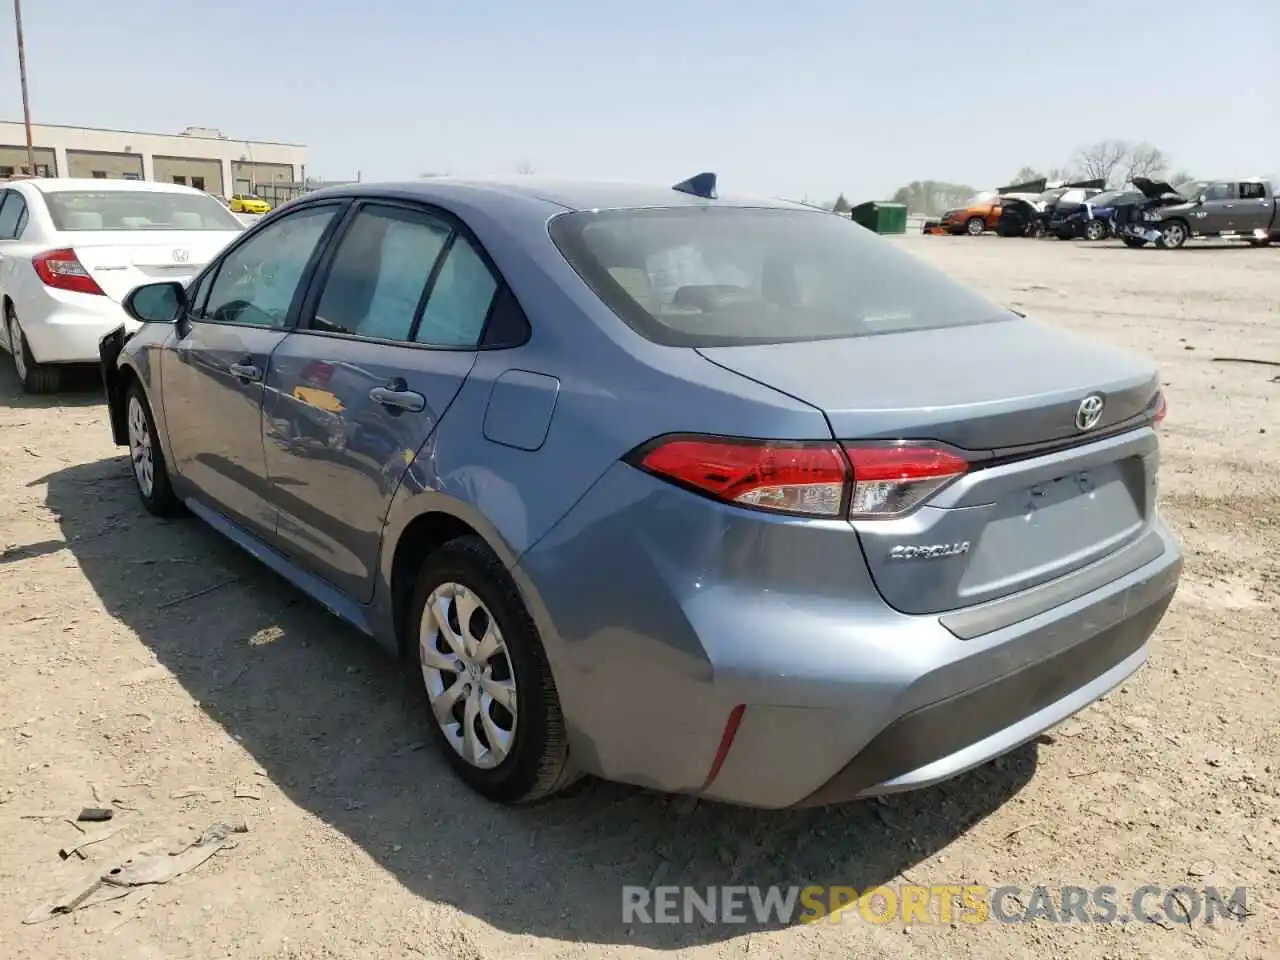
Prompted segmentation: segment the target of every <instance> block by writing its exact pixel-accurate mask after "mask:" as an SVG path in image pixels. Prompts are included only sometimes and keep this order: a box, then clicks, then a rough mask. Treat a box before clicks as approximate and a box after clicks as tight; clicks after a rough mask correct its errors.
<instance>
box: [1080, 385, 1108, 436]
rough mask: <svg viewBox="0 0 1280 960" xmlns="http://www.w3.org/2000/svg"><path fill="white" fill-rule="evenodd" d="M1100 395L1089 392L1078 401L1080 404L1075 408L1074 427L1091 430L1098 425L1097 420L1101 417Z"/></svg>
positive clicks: (1101, 403) (1101, 401) (1101, 404)
mask: <svg viewBox="0 0 1280 960" xmlns="http://www.w3.org/2000/svg"><path fill="white" fill-rule="evenodd" d="M1102 407H1103V400H1102V397H1100V396H1098V394H1096V393H1091V394H1089V396H1087V397H1085V398H1084V399H1083V400H1081V401H1080V406H1079V408H1077V410H1076V429H1077V430H1092V429H1093V428H1094V427H1096V426H1097V425H1098V421H1099V420H1101V419H1102Z"/></svg>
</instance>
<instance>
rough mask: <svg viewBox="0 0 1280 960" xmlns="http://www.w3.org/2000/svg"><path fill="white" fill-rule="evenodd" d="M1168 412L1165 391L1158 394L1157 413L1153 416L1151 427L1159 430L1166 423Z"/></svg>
mask: <svg viewBox="0 0 1280 960" xmlns="http://www.w3.org/2000/svg"><path fill="white" fill-rule="evenodd" d="M1168 412H1169V404H1168V402H1167V401H1166V400H1165V398H1164V391H1163V390H1161V391H1160V392H1159V393H1157V394H1156V409H1155V413H1153V414H1152V415H1151V426H1153V427H1155V428H1156V429H1157V430H1159V429H1160V426H1161V425H1162V424H1163V423H1164V418H1165V414H1167V413H1168Z"/></svg>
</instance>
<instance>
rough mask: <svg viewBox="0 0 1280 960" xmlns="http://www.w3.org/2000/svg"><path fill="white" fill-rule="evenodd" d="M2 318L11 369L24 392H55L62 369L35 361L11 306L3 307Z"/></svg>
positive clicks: (60, 381)
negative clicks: (11, 360) (11, 364)
mask: <svg viewBox="0 0 1280 960" xmlns="http://www.w3.org/2000/svg"><path fill="white" fill-rule="evenodd" d="M4 320H5V324H6V326H7V328H8V330H9V352H10V354H12V356H13V370H14V372H15V373H16V374H17V375H18V382H19V383H20V384H22V390H23V392H24V393H34V394H47V393H57V392H58V387H59V386H61V385H62V371H61V370H59V369H58V368H57V367H51V366H46V365H45V364H41V363H36V358H35V357H34V356H32V355H31V348H30V347H29V346H28V345H27V337H26V334H24V333H23V332H22V325H21V324H20V323H18V315H17V314H16V313H14V312H13V308H12V307H8V306H6V307H5V308H4Z"/></svg>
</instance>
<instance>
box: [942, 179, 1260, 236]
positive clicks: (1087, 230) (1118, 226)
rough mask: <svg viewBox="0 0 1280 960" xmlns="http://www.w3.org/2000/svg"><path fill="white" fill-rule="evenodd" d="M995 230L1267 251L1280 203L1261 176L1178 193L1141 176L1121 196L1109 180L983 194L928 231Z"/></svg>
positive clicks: (1188, 186) (1200, 183)
mask: <svg viewBox="0 0 1280 960" xmlns="http://www.w3.org/2000/svg"><path fill="white" fill-rule="evenodd" d="M1020 186H1022V187H1024V188H1025V187H1028V186H1033V185H1031V184H1023V185H1020ZM989 231H991V232H995V233H997V234H999V235H1000V236H1002V237H1045V236H1050V237H1056V238H1057V239H1059V240H1077V239H1083V240H1104V239H1106V238H1108V237H1116V238H1119V239H1120V240H1122V241H1123V242H1124V243H1125V245H1126V246H1130V247H1143V246H1146V245H1148V244H1151V245H1154V246H1158V247H1161V248H1167V249H1177V248H1179V247H1182V246H1183V245H1184V244H1185V243H1186V242H1187V241H1188V240H1190V239H1192V238H1195V237H1204V238H1208V237H1220V238H1222V239H1228V240H1242V241H1246V242H1248V243H1250V244H1252V245H1254V246H1266V245H1268V244H1270V243H1272V242H1276V241H1280V200H1278V199H1277V195H1276V189H1275V185H1274V184H1272V183H1270V182H1269V181H1267V180H1265V179H1262V178H1257V177H1254V178H1244V179H1239V180H1210V181H1205V180H1194V181H1189V182H1187V183H1183V184H1179V185H1178V186H1176V187H1175V186H1173V185H1172V184H1169V183H1167V182H1166V181H1163V180H1152V179H1149V178H1144V177H1135V178H1134V179H1133V182H1132V183H1131V184H1129V185H1127V186H1126V187H1125V188H1124V189H1121V190H1104V189H1103V184H1102V182H1101V181H1085V182H1081V183H1073V184H1062V185H1059V186H1057V187H1054V188H1052V189H1045V190H1043V191H1042V192H1040V193H1038V194H1031V193H1028V192H1025V191H1015V190H1011V189H1010V188H1002V189H1001V190H1000V191H997V192H994V193H991V194H979V195H978V196H977V197H975V198H974V200H973V201H971V202H970V203H968V204H966V205H965V206H964V207H959V208H956V209H954V210H948V211H946V212H945V213H944V214H943V215H942V217H940V218H939V219H937V220H929V221H926V222H925V224H924V228H923V232H925V233H930V234H954V235H968V236H980V235H982V234H983V233H986V232H989Z"/></svg>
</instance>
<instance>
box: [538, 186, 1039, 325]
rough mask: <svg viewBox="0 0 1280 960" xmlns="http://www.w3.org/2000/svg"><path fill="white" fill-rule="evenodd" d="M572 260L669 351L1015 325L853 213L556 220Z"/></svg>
mask: <svg viewBox="0 0 1280 960" xmlns="http://www.w3.org/2000/svg"><path fill="white" fill-rule="evenodd" d="M551 236H552V239H553V240H554V241H555V243H556V246H557V247H558V248H559V249H560V252H561V253H562V254H563V255H564V257H565V259H567V260H568V261H569V263H570V264H571V265H572V266H573V267H574V269H575V270H577V272H578V273H579V274H580V275H581V276H582V278H583V279H584V280H585V281H586V282H587V284H588V285H589V286H590V287H591V288H592V289H593V290H594V291H595V292H596V294H597V295H598V296H599V297H600V298H601V299H602V300H604V302H605V303H606V304H607V305H608V306H609V307H610V308H612V310H613V311H614V312H615V313H617V314H618V316H619V317H621V318H622V319H623V320H624V321H625V322H626V323H627V324H628V325H630V326H631V327H632V328H633V329H635V330H636V331H637V332H638V333H640V334H641V335H642V336H645V337H647V338H648V339H650V340H653V341H656V342H658V343H664V344H668V345H672V346H691V347H698V346H708V347H709V346H732V345H736V344H748V343H789V342H794V341H802V340H826V339H835V338H841V337H862V336H869V335H873V334H881V333H897V332H900V331H904V330H924V329H931V328H936V327H955V326H966V325H970V324H977V323H988V322H993V321H997V320H1008V319H1011V318H1012V317H1013V316H1014V314H1012V313H1011V312H1010V311H1009V310H1008V309H1006V308H1003V307H1000V306H997V305H996V304H994V303H992V302H990V301H988V300H986V299H985V298H984V297H982V296H980V295H978V294H977V293H975V292H974V291H972V290H969V289H967V288H965V287H963V286H961V285H960V284H959V283H957V282H955V281H954V280H952V279H950V278H949V277H948V276H947V275H946V274H944V273H942V272H941V271H939V270H935V269H934V268H932V267H930V266H928V265H926V264H925V263H923V262H921V261H920V260H918V259H917V258H916V257H914V256H913V255H911V254H910V253H908V252H907V251H906V250H904V249H902V248H901V247H900V246H899V245H898V242H896V241H890V240H885V239H883V238H881V237H878V236H876V235H875V234H874V233H872V232H871V231H869V230H867V229H865V228H864V227H861V226H859V225H858V224H856V223H854V222H853V221H852V220H849V219H847V218H845V217H839V216H835V215H833V214H829V213H819V212H815V211H807V210H805V211H798V210H779V209H757V208H737V207H709V206H708V207H702V206H696V207H695V206H689V207H674V208H663V209H645V210H620V211H604V212H578V213H566V214H562V215H560V216H558V217H556V218H554V219H553V220H552V221H551Z"/></svg>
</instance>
